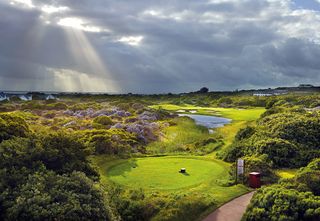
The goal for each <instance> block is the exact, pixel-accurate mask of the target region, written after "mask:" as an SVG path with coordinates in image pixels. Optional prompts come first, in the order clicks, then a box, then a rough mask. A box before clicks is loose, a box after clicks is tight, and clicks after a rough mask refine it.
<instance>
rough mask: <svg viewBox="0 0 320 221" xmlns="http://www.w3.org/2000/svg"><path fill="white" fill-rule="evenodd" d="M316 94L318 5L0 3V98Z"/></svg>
mask: <svg viewBox="0 0 320 221" xmlns="http://www.w3.org/2000/svg"><path fill="white" fill-rule="evenodd" d="M299 84H313V85H320V0H160V1H159V0H157V1H154V0H134V1H132V0H90V1H88V0H46V1H43V0H0V91H1V90H19V91H72V92H74V91H77V92H110V93H129V92H130V93H169V92H171V93H179V92H189V91H196V90H198V89H200V88H201V87H203V86H206V87H208V88H209V89H210V90H212V91H217V90H236V89H252V88H269V87H278V86H297V85H299Z"/></svg>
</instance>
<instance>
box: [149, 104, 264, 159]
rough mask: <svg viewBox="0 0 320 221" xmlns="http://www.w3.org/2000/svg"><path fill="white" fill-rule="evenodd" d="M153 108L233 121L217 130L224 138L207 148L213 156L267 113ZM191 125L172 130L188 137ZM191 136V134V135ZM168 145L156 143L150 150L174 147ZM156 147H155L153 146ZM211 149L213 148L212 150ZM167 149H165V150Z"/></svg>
mask: <svg viewBox="0 0 320 221" xmlns="http://www.w3.org/2000/svg"><path fill="white" fill-rule="evenodd" d="M151 108H155V109H159V108H162V109H165V110H169V111H174V112H175V111H179V110H184V111H186V112H185V113H188V112H190V111H196V113H193V114H203V115H212V116H221V117H226V118H229V119H231V120H232V122H231V123H230V124H227V125H225V126H224V127H221V128H217V129H215V132H216V133H215V135H217V136H218V137H221V138H222V143H221V142H218V143H216V144H215V145H214V146H213V144H211V145H212V146H209V147H205V149H206V153H210V152H213V151H215V152H214V153H213V155H215V154H216V152H217V151H216V150H223V149H224V148H226V147H227V146H229V145H230V144H231V143H232V142H233V140H234V138H235V136H236V134H237V132H238V131H239V130H240V129H241V128H245V127H246V126H247V125H250V124H254V121H255V120H257V119H258V118H259V117H260V116H261V114H262V113H264V112H265V109H264V108H250V109H237V108H216V107H198V106H192V105H181V106H178V105H173V104H159V105H153V106H151ZM190 128H192V127H190V126H189V125H186V127H183V126H182V127H181V128H172V129H170V130H175V129H177V130H179V131H180V130H184V133H185V135H184V136H183V137H188V133H189V132H191V131H192V129H190ZM170 130H168V131H167V132H168V133H170V132H171V131H170ZM190 135H191V133H190ZM217 136H216V137H217ZM167 143H168V142H167ZM167 143H164V142H156V143H153V144H151V145H149V148H150V149H156V147H157V150H159V148H158V147H161V146H164V147H166V148H168V147H172V145H167ZM153 145H154V146H153ZM210 147H211V148H210ZM163 149H165V148H163Z"/></svg>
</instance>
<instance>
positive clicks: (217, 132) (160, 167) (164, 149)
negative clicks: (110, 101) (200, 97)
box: [93, 105, 264, 220]
mask: <svg viewBox="0 0 320 221" xmlns="http://www.w3.org/2000/svg"><path fill="white" fill-rule="evenodd" d="M152 108H154V109H159V108H165V109H166V110H167V111H170V112H172V113H176V112H177V111H178V112H183V113H186V114H188V113H193V114H194V113H195V114H199V115H205V116H218V117H220V118H217V119H221V117H224V118H227V119H230V120H231V121H227V122H228V123H227V124H226V125H224V126H223V125H222V126H220V127H219V128H214V129H213V131H214V132H213V133H209V131H208V129H210V128H207V127H205V126H203V125H197V123H196V121H194V120H192V119H190V118H189V117H179V118H177V119H176V120H175V121H174V123H173V124H172V125H171V126H169V127H167V128H166V129H165V130H164V137H163V138H162V139H161V140H159V141H155V142H152V143H150V144H149V145H148V146H147V150H148V153H149V154H147V155H144V156H139V157H133V158H130V159H119V158H109V157H107V156H103V155H102V156H96V157H94V158H93V161H94V163H95V164H96V165H97V167H98V168H99V173H100V175H101V182H102V184H103V185H104V186H108V185H111V184H113V183H114V184H116V185H118V186H122V187H123V188H124V189H126V190H128V189H129V190H131V191H134V190H139V189H141V190H143V192H144V194H145V197H146V198H147V200H146V199H145V200H146V201H148V200H151V199H153V200H154V199H158V198H160V199H161V200H164V204H165V205H166V206H164V208H163V209H162V212H161V213H159V216H155V217H154V220H157V217H162V218H163V216H164V214H165V213H168V214H170V213H177V214H179V216H177V215H170V216H172V217H174V220H196V219H201V218H202V217H204V216H206V215H207V214H208V213H210V212H211V211H213V210H214V209H215V208H217V207H219V206H220V205H222V204H224V203H226V202H228V201H230V200H231V199H233V198H235V197H238V196H240V195H242V194H245V193H247V192H248V191H249V189H248V188H247V187H246V186H244V185H242V184H234V183H233V181H232V180H233V174H232V171H231V170H230V166H231V164H229V163H226V162H224V161H222V160H219V159H218V158H217V157H216V154H217V153H218V152H219V151H221V150H223V149H224V148H225V147H226V146H227V145H229V144H230V143H231V142H232V140H233V139H234V136H235V135H236V133H237V131H238V130H239V129H240V128H243V127H245V126H246V125H248V124H251V123H253V122H254V120H256V119H257V118H259V116H260V115H261V114H262V113H263V112H264V109H263V108H252V109H243V110H239V109H234V108H202V107H195V106H177V105H159V106H152ZM190 111H191V112H190ZM208 119H209V118H208ZM213 119H214V118H213ZM211 140H213V141H214V142H212V143H210V142H211ZM203 141H205V142H203ZM206 141H208V142H206ZM209 141H210V142H209ZM194 143H199V145H198V144H197V145H198V146H199V149H201V151H200V150H197V147H194V146H195V145H194ZM197 145H196V146H197ZM201 145H202V146H201ZM200 146H201V147H200ZM188 151H189V154H188ZM181 168H185V169H186V172H185V173H181V172H180V169H181ZM186 191H187V193H188V194H185V193H186ZM186 202H188V203H189V204H190V205H193V204H195V205H196V204H200V206H193V207H192V208H189V209H187V210H186V209H185V208H182V207H185V205H183V204H184V203H186ZM173 208H174V209H175V211H172V209H173Z"/></svg>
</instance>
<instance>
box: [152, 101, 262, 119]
mask: <svg viewBox="0 0 320 221" xmlns="http://www.w3.org/2000/svg"><path fill="white" fill-rule="evenodd" d="M150 107H151V108H154V109H159V108H162V109H165V110H169V111H178V110H186V111H190V110H195V111H197V114H207V115H214V116H222V117H226V118H229V119H232V120H234V121H252V120H256V119H258V118H259V117H260V115H261V114H262V113H263V112H264V111H265V109H264V108H250V109H237V108H219V107H198V106H192V105H183V106H178V105H173V104H159V105H152V106H150Z"/></svg>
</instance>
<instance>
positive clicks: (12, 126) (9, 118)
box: [0, 114, 30, 142]
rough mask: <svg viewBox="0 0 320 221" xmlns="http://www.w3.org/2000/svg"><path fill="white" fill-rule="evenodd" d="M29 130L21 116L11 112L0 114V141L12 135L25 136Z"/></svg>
mask: <svg viewBox="0 0 320 221" xmlns="http://www.w3.org/2000/svg"><path fill="white" fill-rule="evenodd" d="M29 132H30V130H29V127H28V125H27V123H26V122H25V120H24V119H23V118H21V117H18V116H15V115H13V114H0V142H2V141H3V140H7V139H10V138H12V137H26V136H27V135H28V133H29Z"/></svg>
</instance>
